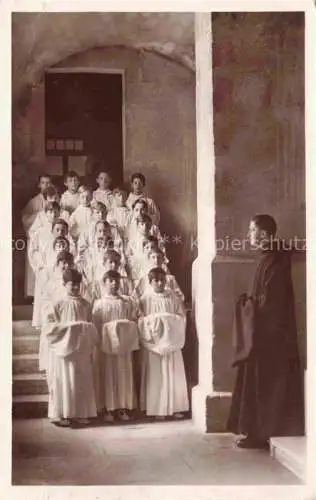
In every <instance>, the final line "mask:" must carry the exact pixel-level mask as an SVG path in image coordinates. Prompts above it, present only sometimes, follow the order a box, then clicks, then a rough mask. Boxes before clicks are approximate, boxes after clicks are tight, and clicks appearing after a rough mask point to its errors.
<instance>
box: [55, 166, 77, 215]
mask: <svg viewBox="0 0 316 500" xmlns="http://www.w3.org/2000/svg"><path fill="white" fill-rule="evenodd" d="M64 184H65V186H66V188H67V189H66V191H65V192H64V193H63V194H62V196H61V199H60V205H61V211H63V210H66V211H67V212H68V213H69V215H71V214H72V213H73V212H74V211H75V210H76V208H77V207H78V205H79V193H78V188H79V186H80V180H79V176H78V174H76V172H73V171H72V170H70V171H69V172H67V173H66V175H65V177H64ZM67 222H68V221H67Z"/></svg>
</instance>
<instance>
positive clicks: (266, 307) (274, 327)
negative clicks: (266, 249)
mask: <svg viewBox="0 0 316 500" xmlns="http://www.w3.org/2000/svg"><path fill="white" fill-rule="evenodd" d="M257 292H258V293H257V294H256V296H255V297H254V298H255V302H256V312H255V327H254V339H253V340H254V345H253V348H254V350H255V352H257V353H266V354H269V355H276V356H279V355H280V356H282V357H284V356H285V357H287V356H291V352H290V351H291V350H292V348H293V346H295V344H296V340H295V339H296V331H295V330H296V328H295V313H294V300H293V287H292V280H291V267H290V260H289V258H288V256H282V257H281V258H280V257H279V258H277V259H275V261H274V262H273V263H272V264H271V266H270V267H269V268H268V269H267V270H266V273H265V276H264V279H263V280H262V286H260V287H259V289H258V291H257Z"/></svg>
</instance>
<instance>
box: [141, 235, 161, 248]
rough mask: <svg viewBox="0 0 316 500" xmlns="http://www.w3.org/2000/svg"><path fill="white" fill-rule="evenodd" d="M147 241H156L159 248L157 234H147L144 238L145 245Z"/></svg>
mask: <svg viewBox="0 0 316 500" xmlns="http://www.w3.org/2000/svg"><path fill="white" fill-rule="evenodd" d="M147 243H155V245H157V248H158V244H159V243H158V238H156V236H151V235H149V236H146V238H144V240H143V247H144V246H145V245H146V244H147Z"/></svg>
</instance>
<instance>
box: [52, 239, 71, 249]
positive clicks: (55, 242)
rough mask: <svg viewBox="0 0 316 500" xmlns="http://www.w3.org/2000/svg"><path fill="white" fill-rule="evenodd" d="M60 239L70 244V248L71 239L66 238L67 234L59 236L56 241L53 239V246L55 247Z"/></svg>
mask: <svg viewBox="0 0 316 500" xmlns="http://www.w3.org/2000/svg"><path fill="white" fill-rule="evenodd" d="M60 241H64V242H65V243H66V244H67V245H68V248H69V240H68V238H66V237H65V236H57V237H56V238H55V239H54V241H53V248H54V249H55V247H56V245H57V243H59V242H60Z"/></svg>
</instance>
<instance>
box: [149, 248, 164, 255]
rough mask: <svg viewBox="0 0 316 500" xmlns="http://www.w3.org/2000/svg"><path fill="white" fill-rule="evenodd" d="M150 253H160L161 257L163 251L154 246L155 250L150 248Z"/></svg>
mask: <svg viewBox="0 0 316 500" xmlns="http://www.w3.org/2000/svg"><path fill="white" fill-rule="evenodd" d="M150 253H151V254H152V253H157V254H159V255H161V257H164V256H165V254H164V253H163V251H162V250H161V249H160V248H159V247H157V248H155V250H152V251H151V252H150Z"/></svg>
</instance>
